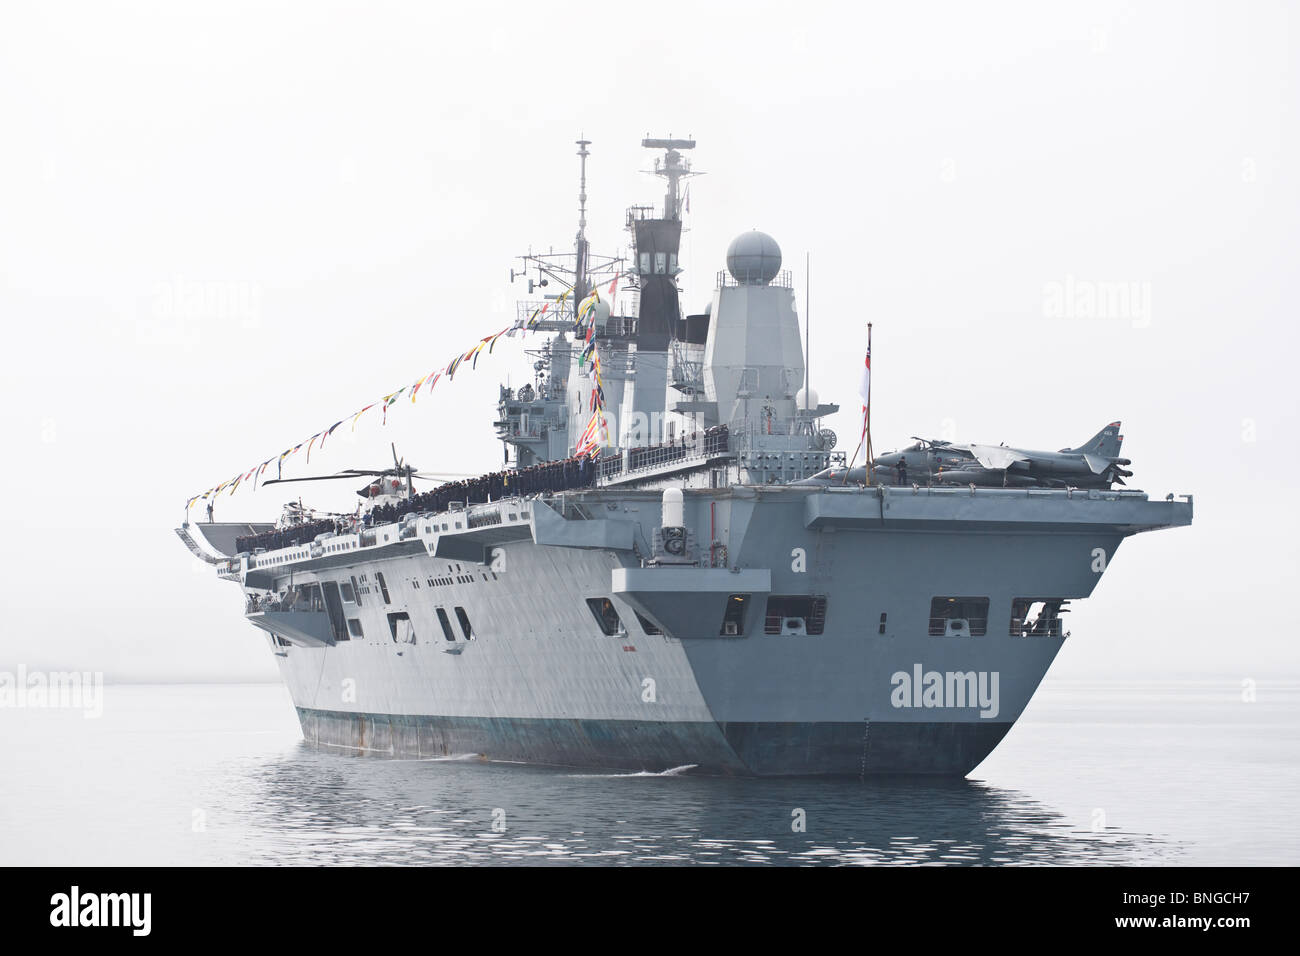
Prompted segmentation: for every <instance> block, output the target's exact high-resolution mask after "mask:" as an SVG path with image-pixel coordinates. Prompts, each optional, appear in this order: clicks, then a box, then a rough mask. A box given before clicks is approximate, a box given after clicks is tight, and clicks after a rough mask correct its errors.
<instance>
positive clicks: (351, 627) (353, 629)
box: [348, 617, 366, 637]
mask: <svg viewBox="0 0 1300 956" xmlns="http://www.w3.org/2000/svg"><path fill="white" fill-rule="evenodd" d="M348 633H349V634H351V635H352V636H353V637H365V636H366V632H365V631H363V630H362V629H361V622H360V621H358V620H357V619H356V618H355V617H350V618H348Z"/></svg>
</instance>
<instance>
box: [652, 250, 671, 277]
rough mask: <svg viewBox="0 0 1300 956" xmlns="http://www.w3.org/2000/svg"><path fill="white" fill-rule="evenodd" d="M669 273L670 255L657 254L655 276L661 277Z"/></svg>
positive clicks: (664, 253)
mask: <svg viewBox="0 0 1300 956" xmlns="http://www.w3.org/2000/svg"><path fill="white" fill-rule="evenodd" d="M667 272H668V253H666V252H656V253H655V275H657V276H661V275H665V274H666V273H667Z"/></svg>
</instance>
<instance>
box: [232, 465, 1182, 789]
mask: <svg viewBox="0 0 1300 956" xmlns="http://www.w3.org/2000/svg"><path fill="white" fill-rule="evenodd" d="M685 510H686V522H687V524H688V525H689V526H690V527H692V528H699V529H701V530H703V529H708V531H709V533H710V535H711V538H710V540H712V541H714V542H719V543H721V548H719V547H717V546H715V547H712V548H708V549H706V548H703V547H698V546H696V545H695V544H694V542H693V541H692V543H691V550H690V551H688V553H687V554H686V555H684V556H683V557H682V558H681V560H682V561H683V562H685V563H681V564H677V565H666V564H662V563H656V562H655V561H653V560H650V561H647V560H646V557H647V556H649V555H651V554H652V551H653V549H654V547H655V545H654V544H653V543H652V539H653V538H654V535H655V533H656V529H657V528H658V527H659V524H660V521H661V505H660V496H659V495H658V494H657V493H654V492H647V491H611V490H592V491H583V492H574V493H566V494H563V495H557V496H554V497H551V498H535V499H529V500H520V499H513V498H509V499H506V500H504V501H500V502H495V503H491V504H487V505H475V506H471V508H470V509H468V510H467V511H455V512H450V513H447V514H441V515H421V516H419V517H418V518H415V519H414V520H411V521H408V522H406V523H404V524H400V525H397V524H395V525H389V526H384V527H382V528H378V529H375V530H374V531H373V532H371V533H370V536H369V537H366V538H362V537H361V536H351V537H348V536H341V537H339V538H336V539H332V540H330V541H328V542H326V543H325V545H324V546H323V547H320V546H317V547H315V548H313V549H312V551H311V552H310V553H309V552H308V551H305V550H303V549H298V550H297V551H294V552H292V553H293V554H296V555H297V557H295V558H294V559H293V560H284V559H283V555H281V556H278V557H277V556H275V555H265V554H264V555H258V556H256V557H255V558H244V559H243V561H244V564H243V565H241V566H240V568H239V570H238V571H237V572H229V573H230V574H232V575H234V574H238V576H241V577H242V579H243V581H244V586H245V590H246V592H247V593H248V594H249V595H256V594H257V593H260V592H265V591H267V590H270V591H272V592H275V591H277V590H282V589H283V588H285V587H287V586H290V585H291V584H292V585H293V586H297V587H300V588H301V587H304V586H310V585H311V584H312V583H319V584H321V585H322V586H326V585H328V584H329V583H331V582H335V583H338V584H344V583H346V582H351V583H353V584H354V585H355V588H356V593H355V595H354V597H355V601H354V602H350V603H345V604H343V605H341V607H340V608H339V609H338V615H337V616H339V617H341V618H346V619H348V621H349V624H348V627H347V628H344V627H343V626H342V625H341V623H340V624H339V625H338V626H336V627H333V628H331V627H330V626H329V622H328V618H329V616H330V613H329V610H328V609H324V608H322V609H320V610H317V611H298V610H292V611H287V612H280V613H274V612H264V611H253V612H250V613H249V620H250V621H251V622H252V623H254V624H256V625H258V626H259V627H261V628H262V629H263V630H265V631H267V633H268V640H269V641H270V642H271V643H272V646H273V648H274V649H275V651H276V653H277V655H278V660H279V664H280V668H281V672H282V675H283V677H284V680H285V682H286V684H287V685H288V687H289V689H290V691H291V693H292V696H293V700H294V704H295V706H296V707H297V712H298V715H299V719H300V721H301V723H302V727H303V734H304V738H305V739H306V740H307V741H308V742H310V743H312V744H316V745H320V746H327V747H333V748H344V749H348V750H353V751H358V752H362V753H373V754H378V755H386V756H396V757H416V758H420V757H425V758H427V757H439V756H454V755H464V754H481V755H483V756H484V757H486V758H488V759H493V760H505V761H521V762H527V763H535V764H545V765H556V766H565V767H577V768H590V769H597V770H612V771H642V770H644V771H662V770H666V769H671V768H674V767H681V766H685V765H692V766H694V767H695V768H697V772H705V773H716V774H747V775H748V774H753V775H777V776H780V775H835V776H851V777H863V776H868V775H874V774H943V775H953V776H959V775H963V774H966V773H969V772H970V771H971V770H972V769H973V768H974V767H975V766H976V765H978V764H979V762H980V761H981V760H983V759H984V757H985V756H987V755H988V753H989V752H990V751H991V750H992V749H993V748H994V747H995V746H997V744H998V743H999V741H1000V740H1001V739H1002V738H1003V737H1004V736H1005V734H1006V733H1007V731H1008V729H1009V728H1010V727H1011V725H1012V724H1013V723H1014V722H1015V720H1016V719H1017V718H1018V717H1019V716H1020V714H1021V713H1022V711H1023V710H1024V708H1025V706H1026V705H1027V704H1028V702H1029V699H1030V697H1031V696H1032V694H1033V693H1034V691H1035V690H1036V689H1037V687H1038V685H1039V682H1040V681H1041V680H1042V678H1043V676H1044V675H1045V674H1046V672H1047V670H1048V667H1049V666H1050V665H1051V662H1052V660H1053V658H1054V657H1055V656H1056V654H1057V652H1058V651H1059V649H1060V647H1061V645H1062V643H1063V642H1064V641H1065V640H1066V639H1067V638H1068V632H1065V631H1064V630H1063V628H1059V629H1048V630H1046V631H1044V632H1042V633H1038V634H1033V635H1030V634H1027V633H1024V632H1023V631H1016V625H1015V623H1014V622H1013V621H1012V620H1011V618H1012V615H1013V614H1014V613H1016V610H1015V608H1016V604H1015V602H1016V601H1017V600H1019V599H1023V598H1035V599H1038V598H1055V599H1066V600H1071V599H1073V600H1077V599H1080V598H1085V597H1087V596H1088V595H1090V594H1091V593H1092V591H1093V589H1094V588H1095V587H1096V584H1097V582H1098V581H1099V580H1100V577H1101V575H1102V573H1103V572H1104V570H1105V566H1106V564H1107V562H1108V561H1109V560H1110V559H1111V558H1112V557H1113V555H1114V553H1115V550H1116V548H1117V547H1118V545H1119V543H1120V542H1121V541H1122V540H1123V539H1124V538H1125V537H1126V536H1128V535H1131V534H1133V533H1135V532H1137V531H1142V530H1148V529H1152V528H1157V527H1167V526H1171V525H1178V524H1186V523H1189V522H1190V520H1191V505H1190V502H1151V501H1148V500H1147V498H1146V496H1145V495H1143V494H1141V493H1120V492H1105V493H1100V492H1099V493H1091V494H1082V493H1076V494H1069V493H1067V492H1064V491H1062V492H1055V491H1052V492H1044V491H1036V492H1034V493H1032V494H1031V493H1027V492H1025V491H1018V492H1011V491H1003V490H986V489H980V490H978V491H974V492H972V491H969V490H966V489H961V490H952V489H942V490H941V489H934V490H931V491H926V490H924V489H922V490H920V491H919V492H916V493H914V492H913V491H911V490H910V489H908V490H903V489H880V488H870V489H842V490H841V489H836V490H833V491H828V490H825V489H808V488H790V487H787V488H770V489H769V488H743V487H741V488H736V487H733V488H729V489H718V490H710V489H704V490H692V491H688V492H687V494H686V503H685ZM701 536H702V535H701ZM712 565H722V566H718V567H714V566H712ZM381 575H382V578H381ZM381 580H382V585H381V584H380V581H381ZM344 590H345V593H346V590H347V589H346V588H345V589H344ZM944 596H953V597H954V598H960V599H962V600H975V601H978V602H980V603H979V604H978V606H979V607H981V608H984V607H987V611H985V612H981V613H985V614H986V618H984V619H980V620H975V619H971V620H970V621H969V622H967V621H965V620H963V621H962V622H961V624H962V625H963V626H965V625H967V624H968V623H969V625H971V626H970V627H968V628H967V629H966V630H965V631H962V630H960V629H958V630H957V631H956V632H955V633H954V632H953V631H952V629H951V628H944V629H942V630H936V625H935V619H934V618H933V617H932V614H933V612H934V607H935V602H937V601H940V600H941V599H943V598H944ZM791 597H794V598H798V599H800V600H814V599H815V600H816V601H819V602H820V605H819V606H820V611H819V613H818V614H817V615H816V623H815V625H814V616H812V615H809V616H808V617H807V618H806V620H805V619H798V620H796V621H795V623H796V624H797V625H804V626H802V627H800V626H797V627H795V628H793V630H791V629H789V628H788V627H786V625H788V623H789V619H788V618H782V617H776V618H774V617H773V615H772V613H771V608H772V607H773V606H774V605H773V603H772V602H773V601H776V602H778V603H777V604H776V605H775V606H778V607H780V606H785V605H781V604H780V603H779V602H780V601H783V600H785V601H788V600H790V599H791ZM738 598H743V602H737V599H738ZM602 601H608V602H609V603H610V605H611V606H612V608H613V609H614V611H615V612H616V617H610V618H609V619H608V622H607V623H609V622H613V621H616V622H617V624H616V626H615V627H613V628H612V629H608V630H607V628H606V627H604V626H602V621H601V616H600V614H598V613H596V611H595V609H594V608H593V605H596V606H599V605H600V602H602ZM729 602H737V603H743V604H744V605H745V609H744V610H743V612H742V613H740V614H739V615H738V616H734V617H733V618H732V619H731V623H730V625H729V624H728V614H729V611H728V608H729V607H730V603H729ZM765 609H766V612H767V613H765ZM941 623H943V622H941ZM778 624H780V625H781V627H780V628H778V627H777V625H778ZM1058 625H1059V622H1058ZM466 626H468V627H469V628H470V629H471V634H470V637H471V639H469V640H466V639H465V635H464V634H463V633H462V629H463V628H464V627H466ZM783 630H784V631H785V632H784V633H783V632H782V631H783ZM349 631H352V633H350V634H349ZM340 635H343V636H345V637H344V639H341V640H340V639H337V638H338V637H339V636H340Z"/></svg>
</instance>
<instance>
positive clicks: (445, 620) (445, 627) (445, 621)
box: [438, 607, 456, 641]
mask: <svg viewBox="0 0 1300 956" xmlns="http://www.w3.org/2000/svg"><path fill="white" fill-rule="evenodd" d="M438 623H439V624H441V625H442V636H443V637H445V638H446V639H447V640H449V641H454V640H455V639H456V635H455V633H454V632H453V631H452V629H451V619H450V618H449V617H447V609H446V608H445V607H440V608H438Z"/></svg>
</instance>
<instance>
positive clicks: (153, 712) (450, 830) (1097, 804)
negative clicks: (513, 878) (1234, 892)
mask: <svg viewBox="0 0 1300 956" xmlns="http://www.w3.org/2000/svg"><path fill="white" fill-rule="evenodd" d="M1298 717H1300V683H1273V684H1261V685H1260V686H1259V689H1258V697H1257V700H1256V701H1255V702H1253V703H1246V702H1243V701H1242V699H1241V689H1240V687H1238V686H1236V685H1235V684H1233V683H1232V682H1227V681H1225V682H1218V683H1216V682H1208V681H1207V682H1160V683H1137V682H1125V683H1118V682H1117V683H1074V682H1063V681H1052V680H1049V681H1047V682H1045V684H1044V685H1043V687H1042V689H1041V690H1040V691H1039V693H1038V695H1037V696H1036V697H1035V699H1034V701H1033V703H1032V704H1031V707H1030V709H1029V711H1028V712H1027V713H1026V715H1025V717H1024V718H1023V719H1022V720H1021V721H1020V722H1019V723H1018V724H1017V725H1016V726H1015V728H1014V729H1013V730H1012V731H1011V733H1010V734H1009V735H1008V736H1007V738H1006V739H1005V740H1004V741H1003V742H1002V744H1001V745H1000V746H999V748H998V749H997V750H996V751H994V753H993V754H992V756H990V757H989V759H988V760H986V761H985V762H984V764H983V765H981V766H980V767H979V768H978V769H977V770H976V771H975V772H974V773H973V774H972V775H971V777H970V779H969V780H966V781H962V782H946V783H941V782H936V783H926V782H916V781H909V782H879V783H867V784H865V785H863V784H858V783H855V782H827V781H817V780H731V779H716V778H708V777H699V776H692V775H691V773H690V771H689V770H683V771H679V772H674V773H669V774H660V775H638V774H628V775H592V774H583V773H577V772H572V771H563V770H551V769H538V768H532V767H524V766H519V765H514V764H501V763H488V762H485V761H482V760H480V759H477V758H473V757H467V758H461V759H451V760H392V759H383V758H375V757H358V756H354V755H349V754H346V753H339V752H333V751H318V750H314V749H312V748H310V747H308V746H307V745H305V744H304V743H303V742H302V740H301V737H300V734H299V728H298V724H297V720H296V718H295V716H294V713H293V709H292V706H291V704H290V701H289V698H288V694H287V692H286V691H285V690H284V689H283V688H281V687H279V686H277V685H177V686H109V687H106V688H105V703H104V713H103V716H102V717H101V718H99V719H85V718H83V717H82V715H81V714H80V713H79V712H76V711H61V710H34V709H23V710H12V709H11V710H0V748H2V752H3V753H4V755H5V758H6V759H5V768H4V773H3V774H0V863H3V864H60V865H95V864H115V865H123V864H125V865H134V864H247V863H253V864H276V863H284V864H353V863H358V864H370V863H379V864H383V863H401V864H411V863H460V864H485V863H494V864H584V863H602V864H605V863H634V864H681V863H700V864H855V863H982V864H1025V863H1031V864H1032V863H1065V864H1097V863H1101V864H1107V863H1114V864H1158V865H1159V864H1211V865H1214V864H1269V865H1273V864H1295V863H1297V862H1300V852H1297V851H1298V849H1300V838H1298V837H1297V830H1296V828H1295V827H1293V826H1292V825H1291V822H1290V816H1291V815H1292V814H1293V812H1294V808H1295V807H1296V805H1297V796H1298V795H1300V720H1298V719H1297V718H1298ZM800 811H801V813H800ZM799 816H802V818H803V820H804V821H805V825H806V829H805V830H804V831H803V832H797V831H796V830H795V829H794V826H793V824H794V823H795V822H796V819H797V817H799Z"/></svg>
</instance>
